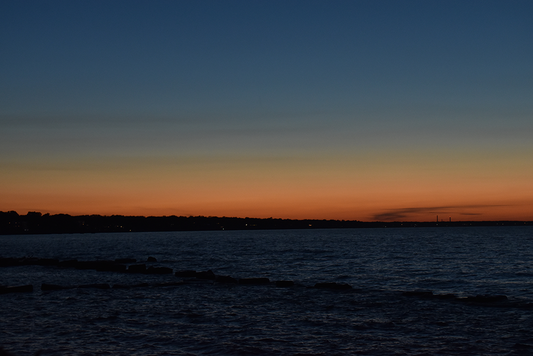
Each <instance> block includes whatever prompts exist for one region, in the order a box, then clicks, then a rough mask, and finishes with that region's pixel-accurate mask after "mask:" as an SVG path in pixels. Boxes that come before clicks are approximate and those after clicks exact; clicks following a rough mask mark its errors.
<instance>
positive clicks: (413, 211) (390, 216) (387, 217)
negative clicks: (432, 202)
mask: <svg viewBox="0 0 533 356" xmlns="http://www.w3.org/2000/svg"><path fill="white" fill-rule="evenodd" d="M504 206H508V205H495V204H493V205H450V206H433V207H419V208H400V209H391V210H388V211H385V212H382V213H379V214H375V215H373V216H372V219H373V220H375V221H398V220H400V219H405V218H407V217H410V216H411V217H412V216H413V215H421V214H432V215H438V214H450V213H452V212H451V211H450V210H462V209H484V208H498V207H504ZM454 214H456V215H481V213H471V212H454Z"/></svg>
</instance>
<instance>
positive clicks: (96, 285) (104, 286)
mask: <svg viewBox="0 0 533 356" xmlns="http://www.w3.org/2000/svg"><path fill="white" fill-rule="evenodd" d="M78 288H97V289H109V288H111V287H110V286H109V284H105V283H93V284H82V285H79V286H78Z"/></svg>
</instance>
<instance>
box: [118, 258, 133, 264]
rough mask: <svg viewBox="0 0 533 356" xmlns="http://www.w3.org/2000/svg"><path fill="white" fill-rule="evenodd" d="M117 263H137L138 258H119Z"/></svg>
mask: <svg viewBox="0 0 533 356" xmlns="http://www.w3.org/2000/svg"><path fill="white" fill-rule="evenodd" d="M115 262H116V263H135V262H137V260H136V259H135V258H117V259H115Z"/></svg>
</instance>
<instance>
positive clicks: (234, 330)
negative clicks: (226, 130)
mask: <svg viewBox="0 0 533 356" xmlns="http://www.w3.org/2000/svg"><path fill="white" fill-rule="evenodd" d="M24 256H34V257H40V258H56V259H59V260H68V259H78V260H104V259H105V260H114V259H116V258H126V257H127V258H135V259H137V260H138V261H146V258H147V257H148V256H153V257H155V258H156V259H157V262H156V263H152V265H154V266H164V267H170V268H172V269H173V270H174V271H178V270H197V271H205V270H209V269H210V270H212V271H213V272H214V273H215V274H217V275H230V276H233V277H236V278H245V277H267V278H269V279H270V280H271V281H276V280H292V281H294V282H295V283H296V284H295V286H293V287H289V288H278V287H275V285H272V284H271V285H257V286H248V285H238V284H219V283H213V282H211V281H205V282H202V283H198V282H190V283H186V284H183V285H175V286H160V285H159V286H154V284H157V283H164V282H176V281H179V280H180V279H179V278H177V277H175V276H173V275H145V274H124V273H116V272H97V271H94V270H76V269H64V268H58V267H52V266H49V267H46V266H14V267H3V268H1V269H0V284H2V285H24V284H32V285H33V286H34V292H33V293H12V294H3V295H0V306H1V307H0V308H1V309H0V345H2V346H3V347H4V348H5V349H7V350H10V351H12V352H13V353H15V354H16V355H32V354H34V353H35V352H36V351H38V350H41V351H42V353H41V354H42V355H205V354H213V355H219V354H220V355H255V354H259V355H296V354H306V355H351V354H361V355H530V354H533V266H532V262H533V228H532V227H470V228H466V227H465V228H405V229H346V230H284V231H217V232H170V233H125V234H121V233H114V234H87V235H40V236H35V235H28V236H0V257H24ZM144 282H146V283H149V284H152V286H148V287H137V288H131V289H106V290H100V289H94V288H74V289H67V290H60V291H41V289H40V285H41V283H51V284H59V285H80V284H89V283H108V284H110V285H114V284H128V285H134V284H138V283H144ZM318 282H337V283H348V284H350V285H351V286H352V287H353V289H352V290H347V291H337V290H323V289H316V288H309V287H312V286H314V285H315V283H318ZM417 290H427V291H432V292H433V293H434V294H435V295H444V294H454V295H455V296H456V297H454V298H449V299H445V298H434V297H431V298H425V297H420V296H407V295H404V293H402V292H405V291H417ZM475 295H505V296H507V298H508V299H507V300H506V301H505V302H501V303H500V302H498V303H485V302H476V303H473V302H466V301H467V300H468V299H466V298H467V297H468V296H475Z"/></svg>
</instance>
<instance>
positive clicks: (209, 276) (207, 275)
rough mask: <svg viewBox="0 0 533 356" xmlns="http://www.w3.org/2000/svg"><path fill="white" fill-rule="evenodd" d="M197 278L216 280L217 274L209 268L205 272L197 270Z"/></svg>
mask: <svg viewBox="0 0 533 356" xmlns="http://www.w3.org/2000/svg"><path fill="white" fill-rule="evenodd" d="M196 278H198V279H212V280H214V279H215V278H216V276H215V274H214V273H213V271H211V270H208V271H203V272H196Z"/></svg>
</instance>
